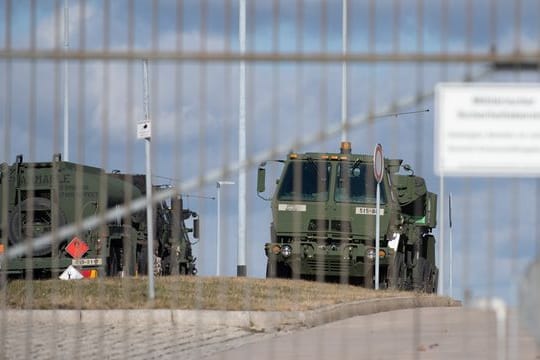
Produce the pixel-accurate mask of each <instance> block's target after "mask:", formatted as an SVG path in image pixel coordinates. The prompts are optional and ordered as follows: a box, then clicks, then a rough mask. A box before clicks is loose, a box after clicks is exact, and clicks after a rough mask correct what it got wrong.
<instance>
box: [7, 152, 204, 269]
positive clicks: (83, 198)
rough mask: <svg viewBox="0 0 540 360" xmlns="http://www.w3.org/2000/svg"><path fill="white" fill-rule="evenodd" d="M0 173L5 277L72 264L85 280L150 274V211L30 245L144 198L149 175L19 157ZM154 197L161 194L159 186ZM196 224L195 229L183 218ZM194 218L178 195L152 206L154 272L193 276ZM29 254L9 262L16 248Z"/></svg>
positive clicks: (57, 160) (197, 225)
mask: <svg viewBox="0 0 540 360" xmlns="http://www.w3.org/2000/svg"><path fill="white" fill-rule="evenodd" d="M0 170H1V172H0V205H1V206H0V220H1V222H0V224H1V227H0V235H1V239H2V241H1V243H0V244H1V245H0V255H3V256H2V261H1V263H0V271H1V272H4V273H5V275H7V277H13V276H22V275H23V274H26V273H28V271H31V272H32V273H33V276H34V277H48V276H56V275H57V274H58V273H60V272H63V271H64V270H65V269H66V268H67V267H69V266H70V265H73V266H74V267H75V268H76V269H78V270H80V271H81V273H82V274H84V276H88V277H95V276H97V275H107V276H116V275H134V274H135V273H137V272H138V273H140V274H142V275H144V274H146V273H147V258H148V256H147V237H148V236H147V235H148V234H147V222H146V212H145V211H140V212H134V213H132V214H131V215H130V216H127V217H124V218H119V219H116V220H115V221H113V222H110V223H107V224H103V225H101V226H98V227H96V228H92V229H89V230H82V229H81V230H80V231H79V232H77V233H76V234H75V235H74V236H70V237H69V238H60V237H59V236H53V241H52V242H51V243H50V244H48V245H47V246H44V247H39V248H35V247H34V246H33V240H34V239H36V238H39V237H40V236H42V235H45V234H48V233H52V234H53V235H54V234H55V233H56V232H57V231H58V230H59V229H61V228H62V227H63V226H65V225H69V224H76V223H77V222H79V223H80V221H81V220H83V219H85V218H87V217H89V216H93V215H99V214H100V213H104V212H105V211H107V210H109V209H112V208H114V207H117V206H121V205H124V204H126V203H127V204H129V203H130V201H132V200H135V199H137V198H140V197H142V196H145V189H146V187H145V184H146V182H145V177H144V175H129V174H122V173H119V172H113V173H106V172H105V171H104V170H102V169H100V168H96V167H91V166H85V165H80V164H76V163H72V162H65V161H62V160H61V157H60V155H55V156H54V158H53V161H51V162H24V161H23V158H22V156H20V155H19V156H17V160H16V161H15V163H14V164H12V165H11V166H10V165H8V164H6V163H4V164H2V165H1V169H0ZM153 191H160V187H154V190H153ZM189 218H192V219H193V228H188V227H187V226H186V223H185V220H187V219H189ZM198 227H199V221H198V216H197V214H196V213H195V212H193V211H191V210H188V209H184V208H183V205H182V199H181V198H180V197H177V198H173V199H169V200H168V201H163V202H160V203H157V204H155V206H154V229H155V234H154V239H155V240H154V264H152V266H154V272H155V273H156V274H171V273H173V274H175V273H176V274H178V273H180V274H195V273H196V271H197V269H196V267H195V258H194V257H193V254H192V240H191V239H190V234H189V233H192V236H193V237H194V238H198ZM20 245H23V246H24V250H25V251H24V255H22V256H17V257H14V258H8V257H7V256H6V255H7V254H8V251H9V249H10V248H11V247H15V246H20Z"/></svg>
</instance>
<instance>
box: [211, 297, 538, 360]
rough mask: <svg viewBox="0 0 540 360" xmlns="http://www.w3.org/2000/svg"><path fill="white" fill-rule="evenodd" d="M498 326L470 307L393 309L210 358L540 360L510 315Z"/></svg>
mask: <svg viewBox="0 0 540 360" xmlns="http://www.w3.org/2000/svg"><path fill="white" fill-rule="evenodd" d="M497 325H498V322H497V318H496V316H495V313H494V312H490V311H483V310H477V309H471V308H464V307H453V308H452V307H450V308H449V307H446V308H417V309H407V310H397V311H389V312H383V313H377V314H372V315H364V316H356V317H353V318H350V319H346V320H341V321H337V322H333V323H329V324H326V325H322V326H318V327H314V328H311V329H306V330H299V331H295V332H293V333H291V334H284V335H282V336H278V337H273V338H268V339H263V340H261V341H258V342H256V343H252V344H247V345H244V346H241V347H238V348H236V349H231V350H228V351H223V352H219V353H217V354H214V355H213V356H210V357H208V359H212V360H217V359H220V360H225V359H231V360H233V359H234V360H240V359H256V360H263V359H279V360H289V359H290V360H293V359H294V360H301V359H310V360H313V359H332V360H337V359H340V360H341V359H392V360H394V359H490V360H491V359H495V360H497V359H540V351H538V350H537V349H536V344H535V343H534V340H533V339H532V338H531V337H530V336H528V335H527V334H526V333H525V332H524V330H523V329H521V328H520V327H519V325H518V324H517V323H516V321H515V317H514V316H513V315H512V314H510V317H509V318H508V321H507V322H505V323H503V324H502V325H504V326H502V327H501V326H499V327H498V326H497ZM498 338H500V341H499V340H498Z"/></svg>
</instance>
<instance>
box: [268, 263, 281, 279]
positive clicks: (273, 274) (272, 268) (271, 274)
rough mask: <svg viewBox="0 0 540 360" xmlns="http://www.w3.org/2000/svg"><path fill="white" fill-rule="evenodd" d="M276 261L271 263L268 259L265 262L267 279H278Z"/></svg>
mask: <svg viewBox="0 0 540 360" xmlns="http://www.w3.org/2000/svg"><path fill="white" fill-rule="evenodd" d="M277 268H278V266H277V261H272V260H270V259H268V261H267V262H266V278H267V279H274V278H277V277H278V270H277Z"/></svg>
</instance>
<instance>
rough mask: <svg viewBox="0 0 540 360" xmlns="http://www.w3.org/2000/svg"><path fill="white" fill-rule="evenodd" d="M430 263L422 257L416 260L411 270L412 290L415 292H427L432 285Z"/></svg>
mask: <svg viewBox="0 0 540 360" xmlns="http://www.w3.org/2000/svg"><path fill="white" fill-rule="evenodd" d="M431 273H432V271H431V266H430V263H429V262H428V261H427V260H426V259H424V258H423V257H420V258H418V260H417V262H416V266H415V267H414V269H413V288H414V290H417V291H423V292H428V289H429V288H430V287H431V285H432V279H431Z"/></svg>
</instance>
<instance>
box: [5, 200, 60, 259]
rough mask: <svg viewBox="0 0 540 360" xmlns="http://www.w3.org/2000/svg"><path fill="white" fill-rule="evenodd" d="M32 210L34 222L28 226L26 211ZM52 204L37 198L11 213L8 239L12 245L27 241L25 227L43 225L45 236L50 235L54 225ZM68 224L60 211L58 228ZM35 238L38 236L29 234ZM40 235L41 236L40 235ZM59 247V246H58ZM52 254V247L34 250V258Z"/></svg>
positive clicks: (17, 207)
mask: <svg viewBox="0 0 540 360" xmlns="http://www.w3.org/2000/svg"><path fill="white" fill-rule="evenodd" d="M28 209H30V210H31V211H32V212H33V219H32V220H33V222H32V224H26V222H27V220H30V219H27V217H26V215H25V214H26V211H27V210H28ZM51 212H52V203H51V201H50V200H49V199H46V198H41V197H35V198H28V199H26V200H24V201H22V202H20V203H18V204H17V205H16V206H15V207H14V208H13V211H12V212H11V215H10V216H9V218H8V224H9V233H8V239H9V242H10V244H12V245H16V244H19V243H22V242H23V241H24V240H25V237H26V235H25V234H24V231H23V227H24V226H28V225H30V226H36V225H41V226H42V227H43V228H45V230H46V231H44V233H43V234H45V233H48V232H50V231H51V230H52V228H53V223H52V214H51ZM65 224H66V217H65V215H64V213H63V212H62V211H61V210H59V211H58V219H57V224H56V226H57V227H61V226H63V225H65ZM29 235H30V236H32V237H34V236H35V235H36V234H29ZM38 235H40V234H38ZM57 245H59V244H57ZM51 252H52V246H45V247H42V248H40V249H33V256H44V255H48V254H50V253H51Z"/></svg>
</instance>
